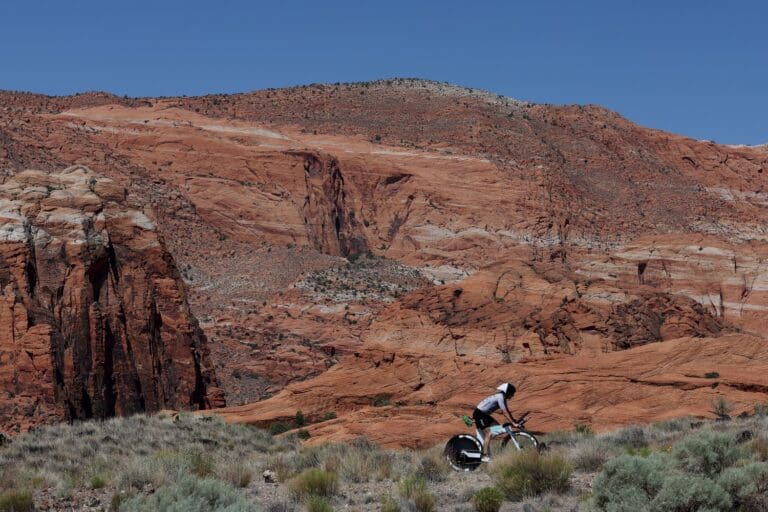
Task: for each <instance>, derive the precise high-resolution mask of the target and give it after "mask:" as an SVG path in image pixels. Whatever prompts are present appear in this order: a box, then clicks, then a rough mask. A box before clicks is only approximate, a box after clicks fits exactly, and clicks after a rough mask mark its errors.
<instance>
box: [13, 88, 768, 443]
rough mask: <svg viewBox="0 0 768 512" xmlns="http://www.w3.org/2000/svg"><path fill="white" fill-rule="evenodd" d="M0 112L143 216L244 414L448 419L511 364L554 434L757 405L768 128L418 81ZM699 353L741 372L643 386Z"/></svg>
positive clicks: (35, 147)
mask: <svg viewBox="0 0 768 512" xmlns="http://www.w3.org/2000/svg"><path fill="white" fill-rule="evenodd" d="M0 108H2V109H3V116H0V170H5V171H6V172H7V174H13V173H14V172H18V171H20V170H21V169H24V168H30V167H34V168H43V169H46V170H50V169H56V168H61V167H64V166H66V165H71V164H72V163H80V164H84V165H86V164H87V165H90V166H92V167H93V168H98V169H100V170H103V172H105V173H107V174H108V176H109V178H111V179H113V180H114V181H115V182H116V183H120V184H121V185H123V186H125V187H126V188H128V189H130V190H131V196H132V197H133V198H135V201H136V204H137V205H139V207H140V209H144V210H145V211H147V212H148V213H150V212H151V215H150V216H151V217H152V218H153V219H155V220H156V222H157V225H158V231H159V232H161V233H163V234H165V240H166V242H167V244H168V247H169V251H170V252H171V253H172V254H173V257H174V260H175V261H177V262H178V263H179V268H180V271H181V275H182V277H183V279H184V280H185V281H186V284H187V286H188V289H189V297H190V304H191V307H192V308H193V311H194V313H195V315H196V316H197V317H198V318H200V320H201V326H202V328H203V329H204V330H205V332H206V334H207V335H208V338H209V339H210V340H211V343H210V347H211V353H212V359H213V360H214V361H215V363H216V365H217V377H218V378H219V379H220V382H222V387H223V388H224V389H225V391H226V393H227V398H228V400H229V402H230V403H232V404H242V403H248V402H255V403H252V404H250V405H249V406H243V407H244V408H243V409H237V410H232V411H231V414H230V415H229V416H228V417H231V418H233V419H234V420H237V421H241V420H242V421H251V420H253V421H255V422H259V423H262V422H268V421H273V420H276V419H280V418H281V417H282V416H292V415H293V414H295V411H296V409H301V410H302V411H304V412H305V413H307V414H309V413H310V412H311V413H312V414H313V415H315V417H318V416H319V417H320V418H322V416H323V415H324V413H325V412H330V410H333V411H335V412H337V414H338V418H336V419H335V420H333V421H332V422H329V423H324V424H318V425H317V426H315V427H312V433H313V436H314V437H313V439H315V440H322V439H336V438H340V437H341V436H343V435H350V436H351V435H356V434H367V435H370V436H371V437H372V438H375V439H376V440H378V441H381V442H385V443H388V444H392V443H397V442H399V440H401V439H407V438H409V435H407V434H405V435H404V434H403V433H404V432H414V431H419V432H422V431H423V432H424V433H425V434H424V435H425V439H430V438H432V439H434V437H431V436H432V435H433V434H434V433H436V432H437V431H438V430H439V429H440V428H442V424H440V423H435V420H436V419H445V418H447V417H448V416H445V415H443V412H445V411H450V414H451V415H453V414H456V413H458V411H460V410H461V411H463V412H466V411H465V408H466V407H469V406H471V401H468V399H467V400H465V399H464V398H462V397H463V396H464V394H465V393H467V391H466V388H468V387H472V388H473V389H485V387H486V386H491V384H492V382H491V381H493V380H495V379H498V378H503V377H505V376H508V377H509V378H510V379H518V378H520V379H523V378H524V379H525V382H522V381H521V385H523V384H524V385H525V386H529V384H530V386H529V387H528V391H527V392H526V393H532V391H533V390H535V393H533V396H535V398H536V403H542V404H547V410H543V409H539V410H537V417H538V418H540V422H539V423H537V426H538V427H539V428H542V429H547V428H568V427H570V426H571V425H569V424H568V423H567V422H568V420H569V418H570V420H571V421H581V422H586V423H591V424H592V425H593V426H594V427H595V428H606V427H607V426H611V425H615V424H617V422H618V423H621V422H629V421H632V422H634V421H644V420H651V419H658V418H663V417H668V416H669V415H672V414H677V415H681V414H706V410H707V408H708V407H709V401H710V400H711V399H712V398H713V397H714V396H716V395H717V396H724V397H725V398H727V399H728V400H732V401H734V402H737V405H738V406H739V407H740V408H741V410H747V409H748V408H749V402H750V401H752V402H756V401H765V397H764V392H765V391H764V381H763V380H761V377H760V374H759V372H762V371H764V359H765V355H764V351H761V347H762V346H764V344H765V339H766V332H765V325H766V322H765V315H766V311H768V265H766V261H768V228H766V226H768V209H766V208H765V206H766V204H768V173H766V172H765V170H766V169H768V150H766V147H731V146H724V145H718V144H714V143H711V142H707V141H697V140H693V139H690V138H686V137H681V136H677V135H672V134H667V133H664V132H661V131H658V130H653V129H648V128H643V127H640V126H637V125H635V124H633V123H631V122H630V121H628V120H626V119H624V118H622V117H621V116H619V115H618V114H616V113H614V112H610V111H608V110H606V109H604V108H601V107H598V106H553V105H535V104H531V103H528V102H520V101H515V100H513V99H510V98H502V97H498V96H496V95H490V94H487V93H482V92H479V91H476V90H469V89H462V88H458V87H452V86H448V85H445V84H437V83H434V82H425V81H415V80H393V81H380V82H372V83H362V84H338V85H313V86H307V87H297V88H290V89H283V90H269V91H255V92H252V93H248V94H239V95H210V96H205V97H197V98H156V99H153V98H146V99H129V98H115V97H113V96H109V95H100V94H90V95H80V96H76V97H69V98H66V97H62V98H49V97H45V96H40V95H33V94H16V93H3V92H0ZM366 255H371V256H372V257H368V256H366ZM344 257H346V258H348V261H347V260H345V259H344ZM355 258H361V259H363V260H365V261H378V262H381V261H385V262H387V264H391V265H393V267H397V268H398V269H406V270H405V271H403V272H402V276H401V277H405V279H404V280H401V279H400V278H399V277H396V276H392V275H387V273H386V272H383V273H382V272H379V271H378V270H377V271H376V272H368V271H367V270H365V269H363V268H361V266H360V265H356V264H354V262H353V260H354V259H355ZM376 265H378V263H377V264H376ZM374 266H375V265H374ZM385 266H386V265H385ZM382 268H383V267H382ZM387 272H388V271H387ZM397 272H400V270H398V271H397ZM411 272H412V273H413V275H412V276H410V273H411ZM409 276H410V277H409ZM337 277H338V279H337ZM121 282H122V281H121ZM121 286H122V285H121ZM138 307H143V306H142V305H141V304H139V305H138ZM164 325H165V324H164ZM33 327H35V326H33ZM725 338H728V341H724V339H725ZM761 344H762V345H761ZM742 345H744V346H745V347H747V348H748V350H746V349H744V348H743V347H742ZM705 348H706V349H707V350H706V354H704V349H705ZM744 354H748V355H747V356H744ZM697 357H701V358H702V360H701V363H700V364H699V363H697V362H696V358H697ZM739 358H741V359H740V361H741V362H738V360H739ZM682 360H685V362H684V364H683V363H681V364H682V365H683V366H684V367H685V368H687V369H685V372H689V370H690V372H692V373H691V374H690V375H701V374H703V373H713V372H719V373H720V375H723V376H725V375H726V373H725V372H724V371H722V370H721V366H722V367H723V368H725V367H727V368H728V372H729V373H728V384H727V385H726V383H725V381H722V382H720V384H719V385H718V386H717V387H708V386H710V385H711V384H715V383H714V382H709V381H706V380H697V379H703V377H698V376H687V375H688V373H685V375H682V377H681V376H680V375H678V374H674V375H671V376H665V379H667V382H673V384H671V385H670V386H669V387H668V388H663V389H665V390H669V391H670V393H669V394H667V393H658V391H659V387H658V386H657V385H656V383H647V379H646V375H647V374H653V373H654V372H656V371H657V370H663V369H664V368H666V369H668V370H669V371H670V372H672V373H674V372H676V371H677V370H676V368H683V366H679V365H678V363H679V362H680V361H682ZM734 361H737V362H734ZM739 364H740V365H742V366H743V368H742V369H741V370H740V371H736V370H735V367H736V366H737V365H739ZM654 365H655V366H661V367H663V368H654ZM596 369H599V371H597V370H596ZM615 369H619V370H615ZM680 371H681V372H682V371H683V370H680ZM310 378H311V380H309V379H310ZM485 379H487V381H486V380H485ZM739 379H741V383H740V382H739ZM361 383H362V384H364V385H361ZM531 386H532V387H531ZM739 386H742V387H739ZM747 388H748V390H747ZM521 389H523V388H521ZM313 390H320V391H322V393H320V392H319V391H318V392H315V391H313ZM478 392H479V391H478ZM523 396H528V395H523ZM270 397H273V398H270ZM473 399H474V398H473ZM521 400H523V399H522V396H521ZM374 401H375V402H376V403H377V404H379V405H381V404H386V403H387V402H389V403H390V406H383V407H371V404H372V403H373V402H374ZM560 403H566V404H567V407H563V408H562V414H560V412H561V411H560V407H559V405H558V404H560ZM523 405H524V406H526V405H527V404H526V403H525V402H524V403H523ZM550 409H551V410H552V411H554V412H551V411H550ZM555 412H557V415H555ZM224 413H226V412H224ZM450 428H451V430H453V427H450Z"/></svg>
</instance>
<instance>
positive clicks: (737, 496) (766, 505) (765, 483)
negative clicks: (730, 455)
mask: <svg viewBox="0 0 768 512" xmlns="http://www.w3.org/2000/svg"><path fill="white" fill-rule="evenodd" d="M717 482H718V484H719V485H720V486H721V487H722V488H723V489H725V490H726V491H727V492H728V494H729V495H730V496H731V499H732V500H733V507H734V509H736V510H743V511H751V510H755V511H757V510H768V464H767V463H765V462H755V463H752V464H748V465H746V466H743V467H736V468H728V469H726V470H725V471H723V473H722V475H720V478H719V479H718V481H717Z"/></svg>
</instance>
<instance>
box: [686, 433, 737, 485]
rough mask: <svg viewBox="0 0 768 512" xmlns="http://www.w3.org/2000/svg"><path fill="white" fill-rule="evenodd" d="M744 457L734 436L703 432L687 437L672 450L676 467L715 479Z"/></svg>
mask: <svg viewBox="0 0 768 512" xmlns="http://www.w3.org/2000/svg"><path fill="white" fill-rule="evenodd" d="M742 456H743V451H742V449H741V448H740V447H739V446H738V445H737V444H736V440H735V439H734V437H733V436H732V435H729V434H723V433H718V432H702V433H700V434H697V435H694V436H691V437H687V438H685V439H683V440H682V441H680V442H679V443H677V444H676V445H675V447H674V448H673V449H672V458H673V459H674V462H675V466H676V467H677V468H678V469H681V470H682V471H685V472H687V473H695V474H699V475H704V476H709V477H714V476H717V475H718V474H719V473H721V472H722V471H723V470H724V469H725V468H727V467H730V466H732V465H733V464H735V463H736V461H738V460H739V458H741V457H742Z"/></svg>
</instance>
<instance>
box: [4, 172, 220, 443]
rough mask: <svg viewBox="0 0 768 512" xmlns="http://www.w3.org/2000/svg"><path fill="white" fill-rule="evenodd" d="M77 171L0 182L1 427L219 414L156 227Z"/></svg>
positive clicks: (199, 342) (206, 362) (209, 373)
mask: <svg viewBox="0 0 768 512" xmlns="http://www.w3.org/2000/svg"><path fill="white" fill-rule="evenodd" d="M125 195H126V191H125V189H124V188H123V187H122V186H120V185H119V184H117V183H115V182H114V181H112V180H110V179H107V178H104V177H103V176H99V175H98V174H96V173H94V172H92V171H91V170H89V169H87V168H85V167H77V166H75V167H70V168H68V169H65V170H64V171H62V172H57V173H47V172H43V171H34V170H25V171H22V172H19V173H16V174H15V175H14V176H13V177H11V178H9V179H6V180H5V182H4V183H3V184H2V185H0V221H1V222H2V228H0V287H1V288H2V296H1V297H0V300H1V302H0V329H1V330H0V390H1V391H0V396H2V399H0V428H2V429H3V430H6V431H11V432H13V431H18V430H20V429H23V428H26V427H28V426H30V425H34V424H36V423H40V422H51V421H63V420H75V419H86V418H105V417H110V416H114V415H128V414H131V413H136V412H141V411H157V410H160V409H162V408H169V407H170V408H182V409H190V408H191V409H202V408H210V407H212V406H220V405H223V400H222V396H221V393H220V391H219V390H218V388H217V387H216V379H215V374H214V371H213V368H212V365H211V363H210V359H209V354H208V348H207V346H206V344H205V337H204V335H203V334H202V331H200V329H199V327H198V326H197V323H196V321H195V319H194V318H193V317H192V315H191V314H190V312H189V307H188V306H187V304H186V302H185V292H184V288H183V285H182V282H181V279H180V278H179V275H178V272H177V271H176V269H175V267H174V265H173V261H172V258H171V256H170V254H169V253H168V252H167V251H166V250H165V248H164V247H163V245H162V244H161V242H160V239H159V236H158V233H157V228H156V226H155V224H154V223H153V222H152V221H151V220H150V219H149V218H148V217H147V216H146V215H145V214H144V213H142V212H141V211H138V210H135V209H130V208H126V207H125V206H124V204H123V203H124V201H125Z"/></svg>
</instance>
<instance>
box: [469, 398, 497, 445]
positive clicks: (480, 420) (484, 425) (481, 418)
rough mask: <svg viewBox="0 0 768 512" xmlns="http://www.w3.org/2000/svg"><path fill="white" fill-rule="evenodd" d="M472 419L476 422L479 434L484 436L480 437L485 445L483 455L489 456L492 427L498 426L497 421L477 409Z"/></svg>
mask: <svg viewBox="0 0 768 512" xmlns="http://www.w3.org/2000/svg"><path fill="white" fill-rule="evenodd" d="M472 419H474V420H475V425H477V430H478V433H479V434H481V435H482V437H479V439H480V442H481V443H483V455H488V449H489V447H490V444H491V428H490V427H491V425H495V424H496V420H494V419H493V417H492V416H490V415H488V414H486V413H484V412H483V411H481V410H480V409H475V412H474V413H472Z"/></svg>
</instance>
